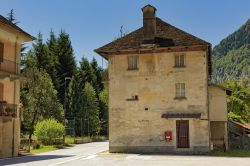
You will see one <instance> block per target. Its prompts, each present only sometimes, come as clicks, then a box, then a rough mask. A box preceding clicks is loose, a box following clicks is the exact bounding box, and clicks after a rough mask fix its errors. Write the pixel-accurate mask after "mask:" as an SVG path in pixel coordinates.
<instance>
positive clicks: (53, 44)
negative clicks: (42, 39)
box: [46, 29, 60, 89]
mask: <svg viewBox="0 0 250 166" xmlns="http://www.w3.org/2000/svg"><path fill="white" fill-rule="evenodd" d="M46 45H47V49H48V54H49V57H50V58H51V61H52V63H51V66H50V69H49V71H48V74H49V75H50V77H51V79H52V82H53V84H54V86H55V87H56V89H59V88H60V85H59V79H58V78H57V66H58V65H59V62H58V55H57V52H58V49H57V38H56V36H55V34H54V31H53V30H52V29H51V31H50V37H49V39H48V40H47V42H46Z"/></svg>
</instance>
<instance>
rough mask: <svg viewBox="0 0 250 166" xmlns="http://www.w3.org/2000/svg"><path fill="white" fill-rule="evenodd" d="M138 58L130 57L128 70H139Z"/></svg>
mask: <svg viewBox="0 0 250 166" xmlns="http://www.w3.org/2000/svg"><path fill="white" fill-rule="evenodd" d="M138 59H139V57H138V56H129V57H128V70H137V69H138Z"/></svg>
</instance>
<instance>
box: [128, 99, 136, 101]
mask: <svg viewBox="0 0 250 166" xmlns="http://www.w3.org/2000/svg"><path fill="white" fill-rule="evenodd" d="M138 100H139V99H126V101H138Z"/></svg>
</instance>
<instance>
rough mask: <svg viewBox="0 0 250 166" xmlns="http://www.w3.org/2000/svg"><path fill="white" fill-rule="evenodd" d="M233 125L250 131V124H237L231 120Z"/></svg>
mask: <svg viewBox="0 0 250 166" xmlns="http://www.w3.org/2000/svg"><path fill="white" fill-rule="evenodd" d="M230 122H231V123H234V124H236V125H238V126H240V127H242V128H245V129H248V130H250V123H245V124H242V123H239V122H236V121H233V120H230Z"/></svg>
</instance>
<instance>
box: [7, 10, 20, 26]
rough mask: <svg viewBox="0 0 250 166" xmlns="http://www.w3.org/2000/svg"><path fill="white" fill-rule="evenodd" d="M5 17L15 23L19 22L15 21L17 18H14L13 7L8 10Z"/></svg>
mask: <svg viewBox="0 0 250 166" xmlns="http://www.w3.org/2000/svg"><path fill="white" fill-rule="evenodd" d="M6 19H7V20H9V21H10V22H12V23H13V24H15V25H17V24H18V23H19V22H18V21H17V19H16V18H15V14H14V9H11V10H10V12H9V13H8V14H7V17H6Z"/></svg>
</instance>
